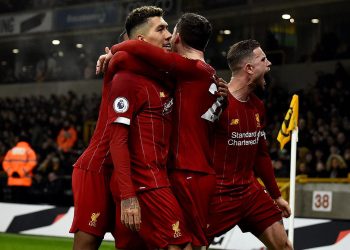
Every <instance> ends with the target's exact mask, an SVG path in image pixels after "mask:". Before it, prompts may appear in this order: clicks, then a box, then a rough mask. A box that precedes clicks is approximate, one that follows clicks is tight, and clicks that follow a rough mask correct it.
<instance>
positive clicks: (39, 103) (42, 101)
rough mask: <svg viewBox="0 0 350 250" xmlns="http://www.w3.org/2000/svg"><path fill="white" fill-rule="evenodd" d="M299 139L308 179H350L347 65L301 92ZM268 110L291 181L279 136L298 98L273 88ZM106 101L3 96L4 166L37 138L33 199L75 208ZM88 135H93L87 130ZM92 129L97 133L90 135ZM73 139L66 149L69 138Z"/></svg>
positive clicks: (0, 134)
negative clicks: (84, 161) (76, 187)
mask: <svg viewBox="0 0 350 250" xmlns="http://www.w3.org/2000/svg"><path fill="white" fill-rule="evenodd" d="M297 94H299V100H300V108H299V109H300V114H299V117H300V119H299V141H298V157H297V174H298V175H299V174H304V175H308V176H309V177H332V178H334V177H347V175H348V173H349V172H350V168H349V166H350V143H349V138H350V113H349V111H348V107H349V106H350V76H349V74H348V73H347V72H346V71H345V69H344V68H343V67H342V65H341V64H338V65H337V69H336V70H335V72H334V73H332V74H320V75H319V77H318V80H317V82H316V83H315V84H314V85H313V86H309V87H308V88H307V89H305V90H301V91H299V92H298V93H297ZM262 97H263V99H264V100H265V104H266V109H267V128H266V130H267V134H268V136H269V138H268V139H269V140H268V141H269V143H270V144H269V150H270V154H271V158H272V162H273V167H274V170H275V174H276V176H277V177H289V164H290V163H289V160H290V153H289V148H290V144H288V145H287V146H286V147H285V149H284V150H282V151H281V150H280V149H279V144H278V143H277V140H276V137H277V133H278V131H279V129H280V126H281V122H282V121H283V119H284V115H285V113H286V111H287V109H288V107H289V102H290V99H291V95H290V94H288V93H287V91H286V90H284V89H283V88H282V87H281V85H278V84H275V83H273V81H272V82H271V83H270V85H269V86H268V88H267V91H266V92H265V93H263V96H262ZM99 103H100V96H98V95H97V94H92V95H89V96H86V95H83V96H78V95H77V94H76V93H73V92H69V93H68V94H66V95H60V96H58V95H51V96H49V97H44V96H31V97H26V98H0V120H1V123H0V164H2V161H3V159H4V157H5V154H6V152H7V151H8V150H9V149H10V148H12V147H13V146H14V145H15V144H16V141H17V139H18V137H19V136H25V137H27V138H30V141H29V143H30V145H31V146H32V148H33V150H34V151H35V152H36V154H37V166H36V167H35V168H34V170H33V184H32V186H31V188H30V195H28V196H27V198H28V197H29V198H30V199H31V202H38V203H55V204H65V205H69V204H70V203H71V202H72V199H71V198H72V197H71V178H70V174H71V171H72V164H73V163H74V161H75V160H76V159H77V157H78V156H79V154H81V152H82V151H83V150H84V148H85V147H86V146H87V143H88V140H89V136H91V133H92V130H93V129H92V128H93V124H94V122H95V121H96V119H97V115H98V108H99ZM86 131H88V132H86ZM89 131H90V132H89ZM67 135H69V136H68V137H70V138H71V137H74V138H75V139H74V141H73V142H72V141H71V142H69V143H68V144H65V138H66V137H67ZM0 176H1V178H0V185H1V189H2V190H4V191H3V193H2V194H0V198H1V199H2V200H9V199H11V198H10V197H9V195H8V193H7V191H6V190H7V189H6V178H7V176H6V173H5V172H3V171H2V172H1V174H0Z"/></svg>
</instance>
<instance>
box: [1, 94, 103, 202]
mask: <svg viewBox="0 0 350 250" xmlns="http://www.w3.org/2000/svg"><path fill="white" fill-rule="evenodd" d="M99 102H100V97H99V96H98V95H96V94H93V95H90V96H85V95H83V96H77V95H76V94H75V93H72V92H69V93H68V94H67V95H60V96H57V95H51V96H50V97H44V96H31V97H27V98H0V120H1V123H0V162H1V165H3V164H2V163H3V160H4V157H5V154H6V152H7V151H8V150H9V149H11V148H12V147H13V146H15V145H16V143H17V142H18V141H19V138H28V139H29V141H28V142H29V144H30V145H31V147H32V148H33V150H34V151H35V153H36V155H37V166H36V167H35V168H34V170H33V183H32V186H31V187H30V189H31V190H30V192H29V195H28V196H27V197H25V198H28V199H30V201H31V202H38V203H55V204H67V203H68V204H71V202H72V200H71V190H70V189H71V177H70V176H71V172H72V164H73V163H74V162H75V160H76V158H77V157H78V156H79V155H80V154H81V152H82V151H83V149H84V148H85V147H86V144H87V141H88V139H89V138H88V137H89V134H86V133H85V134H84V128H86V126H90V124H91V123H93V122H94V121H96V119H97V115H98V107H99ZM67 138H69V139H67ZM0 176H1V178H0V185H1V189H2V190H3V191H4V192H3V193H2V194H0V197H1V196H2V197H1V198H2V199H4V200H11V199H12V198H14V197H11V195H10V190H7V189H6V179H7V175H6V173H5V172H1V175H0ZM67 197H68V198H67ZM22 198H23V197H22Z"/></svg>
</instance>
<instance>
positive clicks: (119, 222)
mask: <svg viewBox="0 0 350 250" xmlns="http://www.w3.org/2000/svg"><path fill="white" fill-rule="evenodd" d="M125 30H126V35H127V38H124V40H127V41H124V42H122V43H119V44H117V45H114V46H113V47H112V48H111V50H109V49H108V48H106V55H103V56H101V57H100V58H99V61H98V64H97V73H99V72H101V71H104V72H105V76H104V81H103V88H102V100H101V105H100V111H99V118H98V121H97V124H96V128H95V132H94V135H93V137H92V138H91V141H90V144H89V146H88V148H87V149H86V150H85V151H84V153H83V154H82V155H81V156H80V157H79V159H78V160H77V162H76V163H75V164H74V170H73V177H72V186H73V194H74V207H75V210H74V219H73V223H72V227H71V230H70V232H71V233H74V234H75V235H74V245H73V249H75V250H78V249H84V250H86V249H98V248H99V246H100V244H101V241H102V239H103V237H104V234H105V233H106V232H112V234H113V236H114V238H115V243H116V247H117V248H118V249H128V250H133V249H170V250H174V249H187V250H189V249H206V248H207V247H208V245H209V244H210V242H211V241H212V239H213V238H214V237H216V236H220V235H221V234H223V233H225V232H226V231H228V230H230V229H231V228H233V227H234V226H236V225H239V226H240V228H241V229H242V231H244V232H251V233H253V234H254V235H255V236H256V237H257V238H259V239H260V240H261V241H262V242H263V243H264V244H265V245H266V246H267V247H268V248H269V249H292V246H291V244H290V242H289V241H288V239H287V235H286V232H285V230H284V227H283V224H282V223H281V220H282V216H284V217H288V216H289V215H290V208H289V205H288V203H287V202H286V201H285V200H284V199H283V198H282V197H281V194H280V192H279V189H278V186H277V184H276V181H275V177H274V173H273V168H272V165H271V159H270V157H269V154H268V150H267V146H266V136H265V132H264V127H265V111H264V105H263V103H262V101H260V100H259V99H258V98H257V97H256V96H255V95H254V93H253V91H254V90H255V89H256V88H264V85H265V80H264V75H265V74H266V73H267V72H268V71H269V70H270V65H271V63H270V62H269V61H268V59H267V58H266V55H265V53H264V52H263V50H262V49H261V47H260V44H259V43H258V42H257V41H255V40H244V41H241V42H238V43H235V44H234V45H232V46H231V47H230V49H229V51H228V53H227V61H228V65H229V67H230V69H231V72H232V78H231V80H230V82H229V83H228V84H226V83H225V82H224V81H223V80H222V79H220V78H218V77H216V73H215V70H214V69H213V68H212V67H211V66H210V65H209V64H207V63H206V62H205V60H204V51H205V48H206V46H207V44H208V41H209V38H210V35H211V32H212V27H211V24H210V23H209V21H208V20H207V19H206V18H204V17H203V16H200V15H197V14H194V13H186V14H184V15H182V16H181V17H180V19H179V20H178V22H177V24H176V26H175V28H174V31H173V34H170V33H169V31H168V24H167V23H166V21H165V20H164V19H163V11H162V9H160V8H157V7H154V6H143V7H140V8H137V9H134V10H133V11H132V12H131V13H130V14H129V15H128V17H127V18H126V22H125ZM171 51H172V52H171ZM257 176H258V177H260V178H261V179H262V181H263V182H264V184H265V186H266V189H267V191H268V192H267V191H266V190H265V189H264V188H263V187H262V186H261V185H260V184H259V182H258V181H257V179H256V178H257Z"/></svg>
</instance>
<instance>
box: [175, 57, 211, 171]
mask: <svg viewBox="0 0 350 250" xmlns="http://www.w3.org/2000/svg"><path fill="white" fill-rule="evenodd" d="M187 68H188V71H189V73H188V74H181V75H177V76H176V79H177V84H176V91H175V110H174V125H173V133H172V144H171V152H170V154H169V167H170V168H175V169H182V170H190V171H197V172H204V173H210V174H213V173H214V171H213V168H212V161H211V152H212V150H211V141H212V135H213V133H212V127H213V125H214V124H213V123H212V122H210V121H207V120H205V119H203V118H201V116H202V115H203V114H205V113H206V112H207V110H208V109H209V108H210V107H211V106H212V104H213V103H214V102H215V100H216V96H215V95H214V94H212V93H211V92H209V89H210V87H211V86H212V84H214V78H213V76H214V75H215V70H214V69H213V68H212V67H211V66H210V65H208V64H206V63H204V62H202V61H200V60H190V59H188V65H187ZM214 85H215V84H214Z"/></svg>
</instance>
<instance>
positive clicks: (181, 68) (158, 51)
mask: <svg viewBox="0 0 350 250" xmlns="http://www.w3.org/2000/svg"><path fill="white" fill-rule="evenodd" d="M117 51H126V52H128V53H131V54H132V55H134V56H137V57H138V58H140V59H142V60H144V61H146V62H147V63H150V64H151V65H153V66H154V67H155V68H157V69H159V70H160V71H164V72H169V73H171V74H172V75H175V76H176V74H184V73H191V71H192V69H191V67H190V65H191V64H190V60H189V59H187V58H185V57H183V56H180V55H179V54H177V53H173V52H168V51H165V50H164V49H162V48H158V47H156V46H153V45H152V44H150V43H148V42H145V41H141V40H129V41H125V42H122V43H119V44H116V45H113V47H112V48H111V52H112V54H114V53H115V52H117Z"/></svg>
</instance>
